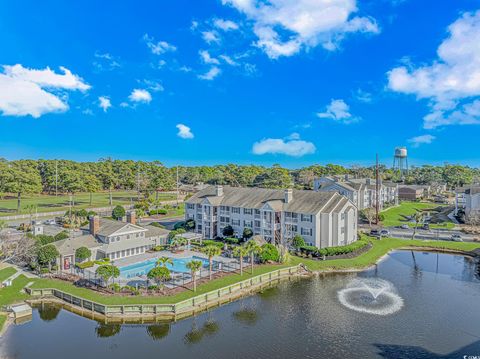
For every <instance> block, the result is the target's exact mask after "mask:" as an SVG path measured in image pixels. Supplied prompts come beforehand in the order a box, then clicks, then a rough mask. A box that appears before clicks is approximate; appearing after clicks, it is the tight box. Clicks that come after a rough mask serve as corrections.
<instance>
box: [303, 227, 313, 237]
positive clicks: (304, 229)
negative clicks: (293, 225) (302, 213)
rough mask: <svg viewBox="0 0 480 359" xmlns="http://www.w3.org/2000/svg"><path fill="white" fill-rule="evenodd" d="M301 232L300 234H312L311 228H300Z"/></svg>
mask: <svg viewBox="0 0 480 359" xmlns="http://www.w3.org/2000/svg"><path fill="white" fill-rule="evenodd" d="M301 234H302V236H311V235H312V229H311V228H303V227H302V228H301Z"/></svg>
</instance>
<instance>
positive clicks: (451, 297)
mask: <svg viewBox="0 0 480 359" xmlns="http://www.w3.org/2000/svg"><path fill="white" fill-rule="evenodd" d="M362 283H363V284H365V283H366V285H367V287H368V286H371V287H373V288H370V289H372V290H373V292H374V294H375V295H377V299H376V301H377V302H376V303H374V302H375V301H374V300H372V295H371V293H370V291H369V290H368V289H366V288H365V287H364V286H362ZM372 283H377V284H378V283H381V284H379V285H378V286H375V285H374V284H372ZM385 285H386V286H385ZM360 288H362V289H360ZM382 288H383V289H382ZM342 291H343V292H342ZM345 291H346V292H345ZM367 292H368V295H367ZM339 293H344V294H345V293H346V295H345V297H346V299H347V302H349V303H350V304H352V302H353V305H354V306H359V305H360V306H366V307H369V308H371V306H372V305H373V306H374V307H375V306H378V307H381V308H383V309H385V307H387V308H391V307H392V306H394V305H398V298H400V300H402V299H403V307H402V306H401V308H399V309H398V310H397V311H393V312H391V313H389V315H375V314H371V313H368V312H365V311H356V310H352V309H349V308H348V307H345V306H344V305H342V302H341V298H340V300H339ZM391 295H396V296H398V298H395V299H392V296H391ZM344 304H345V303H344ZM479 340H480V280H479V278H478V265H477V263H476V262H475V261H474V260H472V259H470V258H464V257H461V256H452V255H445V254H435V253H423V252H410V251H398V252H394V253H392V254H391V255H390V256H389V258H388V259H387V260H385V261H383V262H381V263H380V264H379V265H378V266H377V268H376V269H372V270H368V271H365V272H362V273H359V274H358V275H357V274H348V275H338V274H331V275H325V276H323V277H318V278H314V279H308V280H298V281H293V282H288V283H283V284H281V285H280V286H278V287H275V288H271V289H268V290H266V291H264V292H263V293H260V294H258V295H255V296H252V297H249V298H244V299H242V300H239V301H237V302H234V303H231V304H228V305H226V306H223V307H220V308H217V309H214V310H212V311H210V312H208V313H203V314H201V315H199V316H197V317H195V318H189V319H186V320H182V321H180V322H177V323H151V324H137V325H120V324H115V323H98V322H96V321H93V320H89V319H86V318H82V317H80V316H77V315H75V314H72V313H70V312H67V311H64V310H60V309H59V308H58V307H56V306H52V305H44V306H43V307H40V308H38V309H36V310H35V311H34V315H33V320H32V321H30V322H28V323H25V324H23V325H18V326H12V327H11V328H10V329H9V331H8V332H7V334H6V335H5V336H4V338H2V339H1V340H0V357H2V358H3V357H7V358H8V357H12V358H60V357H68V358H81V359H85V358H100V357H101V358H115V359H117V358H135V359H137V358H138V359H139V358H143V357H152V356H160V357H167V358H184V357H195V358H298V357H304V358H319V357H325V358H370V357H384V358H418V357H423V358H436V357H442V358H444V357H460V358H463V355H480V342H479Z"/></svg>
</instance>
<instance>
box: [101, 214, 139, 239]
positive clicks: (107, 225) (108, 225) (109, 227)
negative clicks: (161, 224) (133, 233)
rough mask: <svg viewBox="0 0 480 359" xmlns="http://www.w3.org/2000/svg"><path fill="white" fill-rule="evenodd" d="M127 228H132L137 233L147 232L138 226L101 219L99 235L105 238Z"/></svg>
mask: <svg viewBox="0 0 480 359" xmlns="http://www.w3.org/2000/svg"><path fill="white" fill-rule="evenodd" d="M125 227H131V229H132V230H137V231H146V229H145V228H143V227H140V226H137V225H136V224H131V223H128V222H121V221H115V220H112V219H105V218H100V228H99V229H98V232H97V234H98V235H100V236H103V237H108V236H111V235H113V234H115V233H116V232H119V231H121V230H122V229H123V228H125Z"/></svg>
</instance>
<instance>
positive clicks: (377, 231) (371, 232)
mask: <svg viewBox="0 0 480 359" xmlns="http://www.w3.org/2000/svg"><path fill="white" fill-rule="evenodd" d="M370 235H371V236H372V237H380V231H379V230H378V229H372V230H371V231H370Z"/></svg>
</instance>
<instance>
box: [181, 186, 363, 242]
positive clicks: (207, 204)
mask: <svg viewBox="0 0 480 359" xmlns="http://www.w3.org/2000/svg"><path fill="white" fill-rule="evenodd" d="M185 218H186V219H187V220H188V219H193V220H195V231H196V232H197V233H200V234H202V237H203V238H215V237H222V236H223V235H222V233H223V229H224V228H225V227H226V226H232V228H233V229H234V233H235V235H236V236H237V237H241V236H242V234H243V230H244V228H251V229H252V231H253V233H254V234H255V235H260V236H262V237H263V238H264V239H265V240H266V241H267V242H269V243H275V244H279V243H282V244H288V242H289V240H291V239H292V238H293V237H294V236H295V235H296V234H299V235H301V236H302V237H303V238H304V239H305V242H306V243H307V244H309V245H314V246H317V247H320V248H324V247H331V246H342V245H347V244H349V243H352V242H354V241H356V240H357V208H356V207H355V205H354V204H353V203H352V202H351V201H350V200H348V199H347V198H346V197H344V196H341V195H340V194H338V193H336V192H328V193H327V192H326V193H322V192H313V191H302V190H292V189H285V190H278V189H266V188H243V187H230V186H209V187H208V188H206V189H203V190H201V191H200V192H198V193H196V194H194V195H193V196H192V197H190V198H189V199H188V200H186V201H185Z"/></svg>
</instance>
